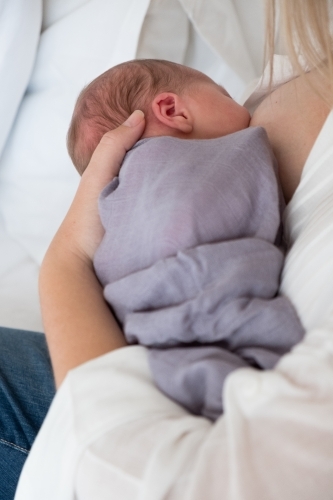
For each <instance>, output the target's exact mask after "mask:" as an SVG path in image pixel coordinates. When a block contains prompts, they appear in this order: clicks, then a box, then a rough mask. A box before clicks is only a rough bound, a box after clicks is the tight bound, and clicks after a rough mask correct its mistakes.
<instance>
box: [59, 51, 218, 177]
mask: <svg viewBox="0 0 333 500" xmlns="http://www.w3.org/2000/svg"><path fill="white" fill-rule="evenodd" d="M199 80H201V81H203V80H206V81H207V80H209V78H208V77H207V76H205V75H204V74H202V73H200V72H199V71H196V70H194V69H192V68H188V67H186V66H182V65H181V64H176V63H173V62H170V61H163V60H158V59H141V60H140V59H139V60H134V61H129V62H126V63H122V64H119V65H118V66H115V67H113V68H111V69H109V70H107V71H105V73H103V74H102V75H100V76H98V77H97V78H96V79H95V80H93V81H92V82H91V83H90V84H89V85H87V87H85V88H84V89H83V90H82V92H81V93H80V95H79V97H78V99H77V102H76V105H75V109H74V113H73V117H72V120H71V124H70V127H69V130H68V134H67V148H68V152H69V155H70V157H71V159H72V161H73V163H74V165H75V167H76V168H77V170H78V171H79V173H81V174H82V173H83V172H84V170H85V168H86V167H87V165H88V163H89V161H90V158H91V156H92V154H93V152H94V150H95V148H96V146H97V144H98V143H99V141H100V140H101V138H102V136H103V135H104V134H105V133H106V132H108V131H109V130H112V129H114V128H116V127H118V126H119V125H121V123H123V122H124V121H125V120H126V119H127V118H128V117H129V115H131V114H132V112H133V111H135V110H136V109H141V110H142V111H143V112H144V113H145V116H146V117H148V116H149V111H150V108H149V104H150V103H151V102H152V100H153V99H154V97H155V96H156V95H158V94H159V93H160V92H174V93H176V94H182V93H183V91H184V90H185V89H187V90H188V88H189V86H190V85H191V84H193V83H195V82H198V81H199Z"/></svg>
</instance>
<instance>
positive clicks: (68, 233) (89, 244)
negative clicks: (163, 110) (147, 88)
mask: <svg viewBox="0 0 333 500" xmlns="http://www.w3.org/2000/svg"><path fill="white" fill-rule="evenodd" d="M144 128H145V120H144V115H143V113H142V111H134V113H133V114H132V115H131V116H130V117H129V118H128V120H126V122H125V123H124V124H123V125H121V126H120V127H118V128H117V129H115V130H112V131H110V132H107V133H106V134H105V135H104V136H103V137H102V139H101V141H100V143H99V144H98V146H97V148H96V149H95V151H94V154H93V156H92V158H91V160H90V162H89V165H88V166H87V168H86V170H85V172H84V174H83V175H82V178H81V182H80V184H79V187H78V190H77V192H76V195H75V198H74V200H73V203H72V205H71V207H70V209H69V211H68V213H67V215H66V217H65V219H64V221H63V223H62V225H61V227H60V229H59V231H58V233H57V236H56V238H55V240H56V241H57V242H58V244H59V245H60V246H61V247H63V248H64V249H65V250H68V249H69V248H70V249H71V250H72V251H74V252H75V253H76V254H78V255H80V256H81V257H82V258H83V259H84V260H86V261H87V262H88V263H89V262H91V260H92V258H93V255H94V253H95V251H96V248H97V246H98V245H99V243H100V241H101V238H102V236H103V228H102V225H101V222H100V218H99V214H98V197H99V195H100V193H101V191H102V189H103V188H104V187H105V186H106V185H107V184H108V183H109V182H110V181H111V180H112V179H113V178H114V177H115V176H117V175H118V173H119V170H120V167H121V164H122V161H123V159H124V156H125V154H126V153H127V151H128V150H129V149H131V148H132V147H133V146H134V144H135V143H136V142H137V141H138V140H139V139H140V137H141V135H142V133H143V131H144Z"/></svg>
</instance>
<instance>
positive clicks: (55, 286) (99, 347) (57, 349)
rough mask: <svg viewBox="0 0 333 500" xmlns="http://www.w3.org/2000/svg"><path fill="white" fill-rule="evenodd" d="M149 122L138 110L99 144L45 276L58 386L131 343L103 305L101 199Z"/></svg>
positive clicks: (44, 292) (48, 335)
mask: <svg viewBox="0 0 333 500" xmlns="http://www.w3.org/2000/svg"><path fill="white" fill-rule="evenodd" d="M144 126H145V121H144V116H143V113H142V112H141V111H135V112H134V113H133V114H132V115H131V116H130V117H129V118H128V120H127V121H126V122H125V123H124V124H123V125H122V126H120V127H118V128H117V129H115V130H113V131H110V132H107V133H106V134H105V135H104V136H103V137H102V139H101V141H100V143H99V145H98V146H97V148H96V150H95V152H94V154H93V156H92V158H91V160H90V163H89V165H88V167H87V169H86V170H85V172H84V174H83V175H82V179H81V182H80V185H79V188H78V190H77V193H76V195H75V198H74V200H73V203H72V205H71V207H70V209H69V211H68V213H67V215H66V217H65V219H64V221H63V223H62V225H61V226H60V228H59V230H58V232H57V234H56V235H55V237H54V239H53V241H52V243H51V245H50V247H49V249H48V251H47V254H46V256H45V259H44V261H43V264H42V267H41V272H40V300H41V307H42V316H43V322H44V328H45V334H46V338H47V342H48V346H49V350H50V355H51V360H52V365H53V370H54V376H55V380H56V385H57V386H59V385H60V384H61V382H62V381H63V379H64V378H65V376H66V374H67V372H68V371H69V370H71V369H72V368H75V367H77V366H79V365H81V364H82V363H84V362H86V361H89V360H91V359H93V358H96V357H98V356H101V355H102V354H105V353H107V352H109V351H111V350H113V349H117V348H119V347H123V346H125V345H126V342H125V339H124V336H123V334H122V332H121V330H120V328H119V326H118V324H117V322H116V320H115V319H114V317H113V315H112V313H111V311H110V309H109V307H108V305H107V304H106V302H105V301H104V298H103V294H102V288H101V286H100V284H99V282H98V280H97V278H96V276H95V273H94V269H93V265H92V259H93V255H94V253H95V251H96V248H97V246H98V244H99V242H100V240H101V238H102V235H103V228H102V226H101V222H100V218H99V215H98V208H97V199H98V196H99V193H100V192H101V190H102V189H103V188H104V186H106V185H107V184H108V183H109V182H110V181H111V180H112V179H113V178H114V177H115V176H116V175H118V173H119V169H120V167H121V163H122V161H123V158H124V156H125V154H126V152H127V151H128V150H129V149H130V148H131V147H132V146H133V145H134V144H135V142H136V141H137V140H138V139H139V138H140V137H141V135H142V132H143V130H144Z"/></svg>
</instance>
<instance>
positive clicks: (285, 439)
mask: <svg viewBox="0 0 333 500" xmlns="http://www.w3.org/2000/svg"><path fill="white" fill-rule="evenodd" d="M224 401H225V404H224V406H225V409H226V410H225V414H224V415H223V417H221V418H220V419H219V420H217V421H216V423H214V424H212V423H210V422H209V421H208V420H206V419H204V418H201V417H194V416H189V415H188V414H187V413H186V411H185V410H183V409H182V408H181V407H179V406H178V405H176V404H175V403H173V402H172V401H170V400H169V399H168V398H166V397H165V396H164V395H163V394H161V393H160V392H159V391H158V390H157V389H156V388H155V386H154V384H153V382H152V380H151V377H150V374H149V367H148V363H147V355H146V350H145V348H143V347H140V346H133V347H126V348H123V349H120V350H118V351H115V352H112V353H110V354H107V355H105V356H103V357H101V358H98V359H96V360H93V361H90V362H89V363H86V364H85V365H82V366H81V367H79V368H77V369H76V370H73V371H72V372H71V373H70V374H69V375H68V377H67V378H66V380H65V382H64V383H63V385H62V387H61V388H60V390H59V392H58V394H57V396H56V398H55V401H54V403H53V405H52V407H51V410H50V412H49V414H48V416H47V418H46V421H45V423H44V425H43V427H42V430H41V432H40V434H39V435H38V437H37V439H36V442H35V444H34V446H33V448H32V451H31V455H30V457H29V459H28V460H27V463H26V466H25V467H24V470H23V474H22V476H21V479H20V483H19V487H18V491H17V495H16V500H30V499H31V500H45V498H47V499H48V500H53V499H54V500H55V499H57V500H58V499H61V500H74V499H77V500H87V499H89V500H91V499H92V498H93V499H94V500H104V499H110V498H112V499H119V500H127V499H131V500H134V499H140V500H141V499H145V500H159V499H170V500H202V499H203V498H204V499H205V500H215V499H217V498H223V499H225V500H229V499H230V500H258V498H260V499H261V498H265V500H266V499H275V498H276V499H281V498H283V499H284V500H298V499H299V500H313V499H314V498H320V499H321V500H324V499H327V500H329V499H331V498H332V497H331V495H332V491H333V454H332V449H333V423H332V415H333V337H332V331H330V330H328V329H327V330H325V329H322V330H314V331H312V332H310V333H309V334H308V335H307V337H306V339H305V341H304V342H303V343H302V344H299V345H298V346H297V347H296V348H295V349H294V350H293V352H292V353H290V354H289V355H287V356H285V357H284V358H283V359H282V361H281V362H280V364H279V366H278V368H277V369H276V370H275V371H270V372H259V371H256V370H252V369H241V370H238V371H236V372H234V373H233V374H232V375H231V376H229V378H228V379H227V382H226V385H225V392H224Z"/></svg>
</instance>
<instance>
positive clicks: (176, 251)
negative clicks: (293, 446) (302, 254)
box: [94, 128, 304, 419]
mask: <svg viewBox="0 0 333 500" xmlns="http://www.w3.org/2000/svg"><path fill="white" fill-rule="evenodd" d="M275 168H276V166H275V160H274V157H273V155H272V152H271V148H270V145H269V143H268V139H267V135H266V132H265V131H264V129H262V128H248V129H246V130H243V131H241V132H237V133H235V134H231V135H228V136H225V137H222V138H218V139H211V140H181V139H175V138H170V137H159V138H151V139H144V140H141V141H139V142H138V143H137V144H136V145H135V147H134V148H133V149H132V150H131V151H129V153H128V154H127V155H126V157H125V160H124V163H123V165H122V168H121V171H120V174H119V178H116V179H114V180H113V181H112V182H111V183H110V184H109V185H108V186H107V187H106V188H105V189H104V190H103V192H102V194H101V197H100V216H101V220H102V224H103V226H104V228H105V235H104V238H103V240H102V242H101V245H100V247H99V248H98V250H97V252H96V255H95V258H94V266H95V270H96V273H97V276H98V278H99V280H100V281H101V283H102V285H103V287H104V296H105V298H106V300H107V301H108V303H109V304H110V305H111V306H112V309H113V311H114V312H115V314H116V316H117V318H118V319H119V321H120V322H121V324H122V327H123V330H124V332H125V335H126V338H127V340H128V341H129V342H130V343H140V344H143V345H145V346H148V347H150V350H149V361H150V366H151V370H152V373H153V377H154V380H155V382H156V383H157V385H158V386H159V387H160V388H161V390H163V391H164V392H165V393H166V394H168V395H169V396H170V397H172V398H173V399H175V400H176V401H178V402H179V403H181V404H183V405H184V406H186V407H187V408H188V409H189V410H191V411H192V412H193V413H196V414H201V415H205V416H207V417H209V418H211V419H215V418H217V417H218V416H219V415H220V414H221V412H222V411H223V407H222V389H223V383H224V380H225V378H226V376H227V375H228V374H229V373H230V372H231V371H233V370H235V369H236V368H239V367H244V366H253V367H256V368H260V369H270V368H272V367H273V366H274V365H275V364H276V362H277V361H278V360H279V358H280V357H281V355H283V354H284V353H286V352H288V351H289V350H290V349H291V347H292V346H294V345H295V344H296V343H298V342H299V341H300V340H301V338H302V336H303V334H304V332H303V328H302V326H301V324H300V322H299V320H298V318H297V315H296V313H295V310H294V308H293V306H292V305H291V303H290V302H289V301H288V299H287V298H285V297H278V296H276V294H277V291H278V286H279V278H280V273H281V269H282V264H283V253H282V251H281V249H280V246H279V243H280V241H279V237H280V234H281V233H280V220H281V204H282V197H281V192H280V189H279V186H278V183H277V177H276V171H275Z"/></svg>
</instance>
